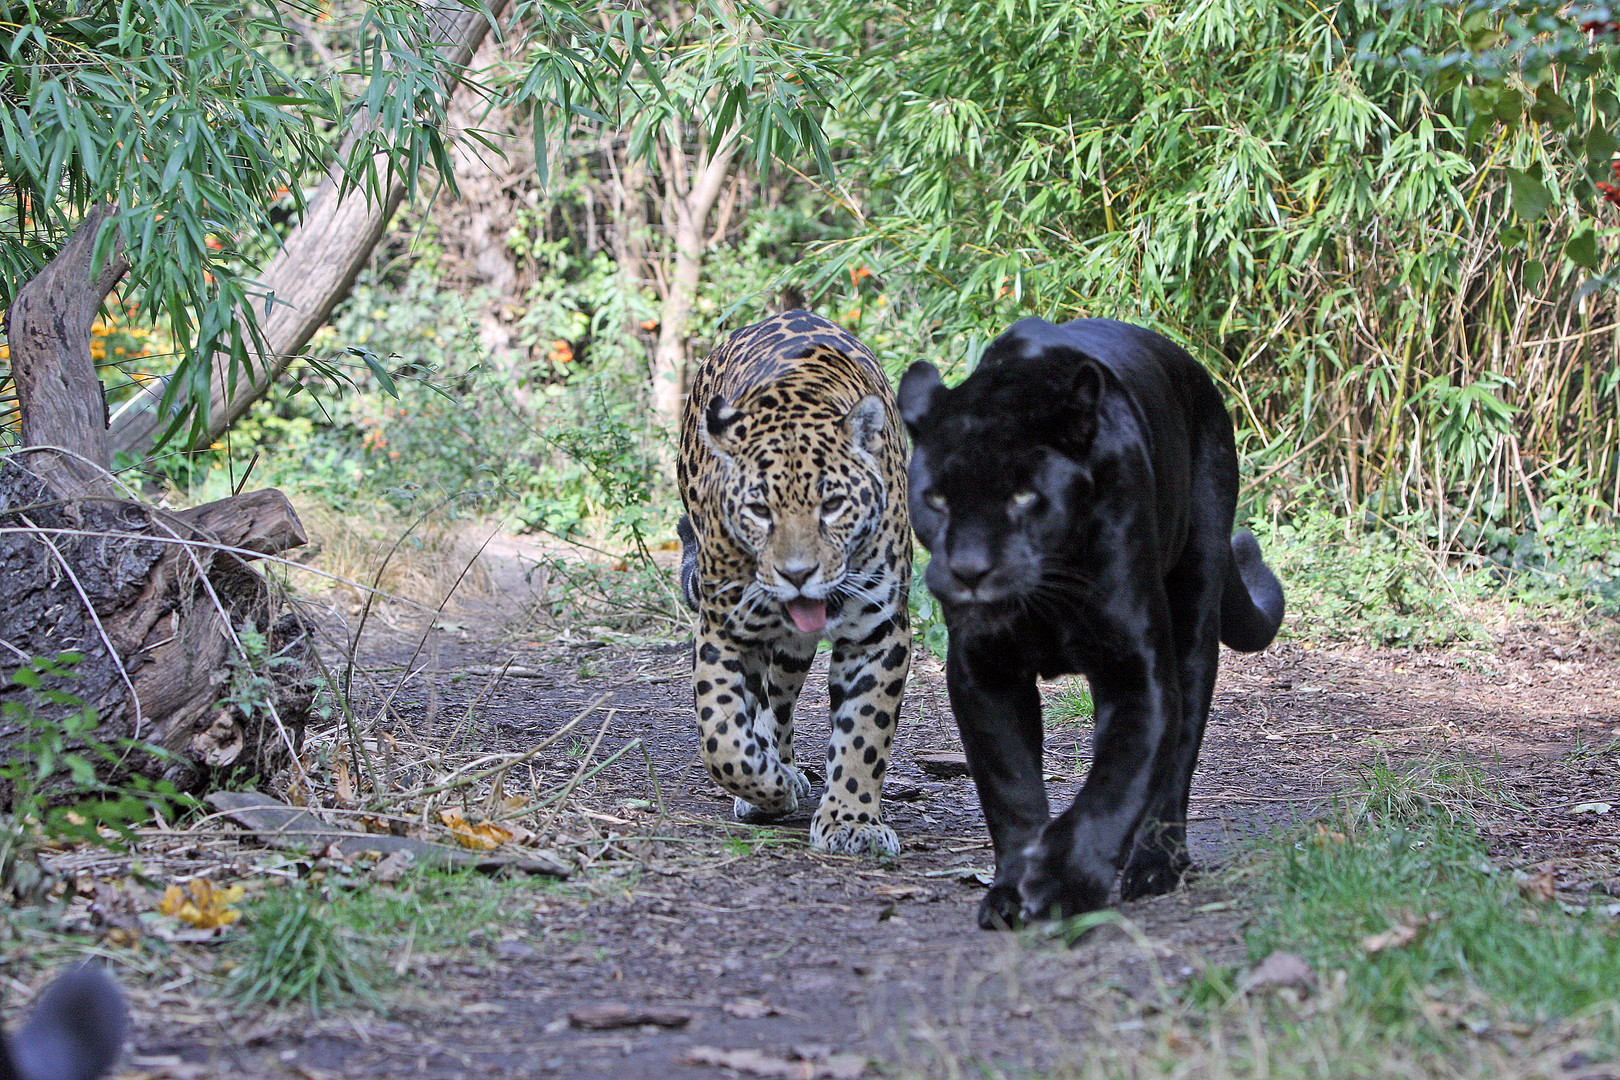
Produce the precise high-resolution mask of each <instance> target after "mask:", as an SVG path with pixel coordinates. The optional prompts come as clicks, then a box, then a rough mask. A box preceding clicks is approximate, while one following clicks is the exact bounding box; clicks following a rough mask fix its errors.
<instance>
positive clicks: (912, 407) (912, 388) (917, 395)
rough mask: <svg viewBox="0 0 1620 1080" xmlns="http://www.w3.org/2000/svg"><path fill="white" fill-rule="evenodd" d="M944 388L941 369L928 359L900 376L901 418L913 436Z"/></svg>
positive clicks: (918, 362) (898, 399)
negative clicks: (940, 373)
mask: <svg viewBox="0 0 1620 1080" xmlns="http://www.w3.org/2000/svg"><path fill="white" fill-rule="evenodd" d="M944 390H945V383H944V382H942V381H941V380H940V377H939V369H938V368H936V367H935V366H934V365H933V364H930V363H929V362H928V361H926V360H919V361H917V362H916V363H915V364H912V365H911V366H910V367H908V368H906V373H905V374H904V375H903V376H901V377H900V392H899V394H898V395H897V399H896V400H897V402H898V404H899V406H900V419H902V420H904V421H905V422H906V430H907V431H909V432H911V434H912V437H913V438H915V437H916V435H917V426H918V425H919V424H921V423H922V421H923V418H924V417H925V416H927V415H928V413H929V412H930V411H931V410H932V409H933V407H934V402H935V400H936V399H937V398H938V396H939V395H940V394H941V393H943V392H944Z"/></svg>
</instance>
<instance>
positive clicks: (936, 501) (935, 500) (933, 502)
mask: <svg viewBox="0 0 1620 1080" xmlns="http://www.w3.org/2000/svg"><path fill="white" fill-rule="evenodd" d="M923 502H925V503H927V504H928V505H929V506H931V507H933V508H934V509H935V510H944V509H945V496H943V495H941V494H940V493H939V492H937V491H930V492H928V494H926V495H924V496H923Z"/></svg>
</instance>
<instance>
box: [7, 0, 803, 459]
mask: <svg viewBox="0 0 1620 1080" xmlns="http://www.w3.org/2000/svg"><path fill="white" fill-rule="evenodd" d="M300 13H302V14H308V15H309V16H310V17H312V18H318V17H324V15H325V11H324V8H321V9H317V8H316V7H314V6H309V7H308V8H307V10H306V8H305V5H303V4H301V3H300V4H295V5H293V8H292V10H291V11H288V10H284V9H283V8H282V7H279V6H276V5H271V6H268V7H263V6H252V7H244V6H243V5H242V4H241V3H239V2H236V0H206V2H201V3H181V2H179V0H161V2H157V3H143V4H127V3H126V4H117V3H110V2H97V3H92V4H88V5H85V4H67V3H62V2H58V0H23V2H21V3H12V2H0V28H9V29H4V30H0V34H3V35H4V40H5V44H6V46H7V51H6V57H7V61H6V65H5V68H4V71H3V73H0V78H3V80H4V82H3V84H0V178H3V181H4V185H3V190H5V191H8V192H9V193H10V195H11V196H12V200H11V201H10V202H9V203H7V204H6V205H8V206H9V207H10V211H9V213H8V212H4V211H0V236H3V237H5V239H0V271H3V272H0V282H4V283H5V284H0V304H6V303H9V302H10V300H11V296H12V293H11V291H10V289H11V283H17V282H23V281H26V280H28V279H29V278H30V277H32V276H33V274H34V272H35V271H37V270H38V268H39V267H41V266H42V265H44V263H45V262H46V261H48V260H49V259H50V258H51V257H52V256H53V255H54V253H55V252H56V250H57V249H58V248H59V246H60V244H61V243H62V241H63V240H64V239H65V237H66V235H67V234H68V233H69V232H70V231H71V230H72V229H73V228H74V227H75V226H76V224H77V223H78V221H79V219H80V218H81V216H82V215H83V214H84V213H85V211H86V210H88V209H89V208H91V207H94V206H99V205H103V204H107V203H116V204H117V206H118V209H119V213H118V215H117V217H116V221H115V223H114V224H112V225H110V226H109V227H108V228H106V229H105V230H104V231H103V232H102V234H101V236H100V239H99V241H98V249H97V250H98V252H99V253H101V254H102V255H105V253H107V252H109V251H110V250H111V249H112V245H113V243H114V236H115V233H116V235H117V236H119V237H121V238H122V240H123V242H124V245H125V250H126V252H127V253H128V255H129V258H130V260H131V263H132V271H131V278H130V280H131V281H132V282H133V283H134V284H135V286H136V287H137V288H138V289H139V290H140V295H141V297H142V307H143V310H144V311H146V312H147V313H148V314H149V315H150V316H154V317H160V318H161V319H162V320H163V321H164V323H165V325H166V327H167V330H168V332H169V333H170V335H171V336H172V338H173V340H174V342H175V344H176V346H177V349H178V351H179V355H178V357H177V365H178V366H177V368H176V369H175V371H174V372H173V375H172V377H171V378H170V379H169V380H168V381H167V383H166V385H165V389H164V394H163V402H162V404H161V408H162V409H164V410H169V409H170V408H171V407H177V410H178V411H176V412H175V413H174V420H173V423H172V426H171V429H170V431H169V433H168V434H169V435H172V434H174V433H175V432H177V431H179V430H182V429H183V428H184V427H185V423H186V420H187V419H188V418H190V419H191V421H192V427H191V434H190V436H189V437H188V438H191V439H194V438H195V436H196V435H197V434H198V433H199V432H200V431H201V430H202V427H201V421H202V419H203V415H202V414H204V413H206V410H207V402H208V379H207V371H208V368H209V366H210V365H211V364H212V363H213V362H214V357H215V354H216V352H217V353H220V354H223V361H224V362H225V363H226V365H227V366H228V369H229V373H230V377H231V378H232V379H233V380H234V379H235V378H237V377H239V376H241V375H243V374H245V373H246V368H247V367H248V365H249V363H250V361H249V356H250V344H251V345H256V346H259V347H260V348H261V350H262V346H263V338H262V335H261V333H260V330H259V319H260V317H261V316H260V311H261V310H268V308H269V306H270V305H271V304H273V303H274V297H271V296H265V295H261V294H260V290H258V289H257V287H256V286H255V284H254V275H255V273H256V271H257V268H258V267H259V266H260V265H261V264H262V263H263V262H264V261H266V260H267V259H268V257H269V255H270V254H271V253H273V251H274V250H275V247H276V244H277V241H276V231H275V222H274V220H273V215H272V211H273V210H274V209H276V208H277V203H278V200H279V199H281V198H282V197H283V196H285V197H286V199H287V200H288V201H289V202H290V204H291V206H290V209H291V211H292V213H293V214H294V215H295V216H296V215H297V214H299V213H301V212H302V210H303V209H304V197H305V196H304V186H305V183H306V181H308V180H309V179H310V178H313V177H320V176H322V175H324V174H325V173H326V172H327V170H328V167H329V166H335V167H336V168H337V170H338V173H339V175H340V177H341V180H342V184H343V186H344V187H345V189H354V190H356V193H357V195H363V196H364V197H366V198H368V199H371V200H377V199H379V198H381V197H382V195H383V192H384V191H385V190H386V188H387V186H388V184H389V183H390V181H393V180H397V181H400V182H402V183H403V184H404V186H405V188H406V191H407V194H410V193H411V192H414V191H415V188H416V185H417V183H418V182H419V179H420V177H421V175H422V173H423V170H424V169H427V168H430V167H431V168H432V169H433V171H434V173H435V174H436V175H437V177H438V179H439V180H440V181H441V182H443V183H444V184H446V185H447V186H448V188H449V190H450V191H451V193H454V192H455V173H454V169H453V163H452V160H451V155H450V154H449V151H448V145H447V143H446V138H445V136H444V134H442V131H443V128H444V119H445V110H446V102H447V95H448V87H449V83H450V81H451V77H452V76H453V75H454V76H464V77H467V78H469V80H470V81H474V82H476V81H477V78H476V73H465V72H459V71H455V72H453V71H451V70H450V69H449V67H448V64H447V63H446V62H445V60H444V59H443V58H442V57H441V55H440V52H439V45H440V43H441V42H440V37H441V35H442V31H441V30H440V29H439V20H437V19H434V18H426V17H424V16H423V12H422V10H421V8H420V7H419V6H418V5H416V4H411V3H403V2H397V0H363V2H362V3H361V4H360V5H359V11H358V17H357V18H355V19H354V20H353V24H352V25H349V26H346V27H345V28H344V32H341V33H339V34H337V35H336V36H335V38H334V41H335V43H336V44H337V46H338V47H339V48H340V49H341V50H343V52H342V55H341V56H339V57H338V58H337V61H338V63H339V64H340V65H342V66H341V69H340V70H332V71H323V70H319V69H318V68H316V67H313V66H310V65H308V64H302V63H299V62H297V61H296V60H295V59H294V58H296V57H298V56H299V51H298V49H297V48H296V42H297V40H298V35H297V34H296V33H295V30H294V26H295V20H294V18H293V16H294V15H296V14H300ZM512 18H513V20H514V23H515V25H517V26H519V27H521V28H522V30H523V32H524V33H525V34H526V35H528V41H529V43H530V46H531V50H530V55H529V57H528V61H529V64H528V67H527V69H526V70H518V71H516V72H506V71H505V70H504V69H503V73H502V75H501V77H500V78H498V79H496V80H493V81H492V82H490V83H489V84H488V85H485V86H483V87H482V90H483V92H485V93H486V94H488V95H490V96H491V98H492V100H493V101H494V102H495V103H496V104H498V105H500V106H502V107H504V108H507V109H512V110H515V111H519V112H523V113H526V114H528V115H529V116H530V117H531V118H532V120H533V121H534V123H533V125H532V127H533V131H534V134H535V138H536V141H537V144H540V145H541V152H540V153H538V154H537V160H538V162H539V164H540V166H541V168H542V169H544V167H545V163H546V160H547V157H546V154H545V152H544V150H543V144H544V142H545V136H546V132H547V131H548V129H551V128H556V129H557V131H558V132H559V134H564V135H565V134H566V133H567V131H568V127H569V125H570V124H572V123H573V122H574V120H575V118H576V117H577V116H586V117H592V118H595V120H597V121H599V122H606V121H607V116H605V115H604V114H614V113H616V112H617V111H618V110H620V109H624V110H626V111H627V112H628V113H629V114H630V115H631V116H633V117H634V118H636V119H635V125H637V127H636V129H637V130H638V131H643V132H650V131H654V130H656V129H657V128H658V127H659V125H660V124H662V123H665V122H671V123H673V122H674V118H675V117H677V116H690V115H693V114H694V111H696V112H697V113H698V114H700V115H702V116H703V117H705V118H706V119H707V122H708V129H709V130H710V131H711V132H712V133H713V135H714V137H715V138H717V139H718V138H719V137H721V136H725V135H728V134H729V133H731V132H732V131H733V130H734V129H735V130H736V131H737V132H739V133H740V134H741V137H743V138H744V139H745V140H747V141H749V142H750V143H751V144H752V147H753V154H754V159H755V161H756V162H757V164H758V165H759V166H761V167H763V166H764V165H765V163H767V162H768V161H770V160H771V159H772V158H773V157H776V156H780V155H787V154H791V153H794V152H796V151H797V150H799V149H803V150H804V151H806V152H808V153H810V154H811V155H812V156H813V157H814V158H815V159H816V160H817V161H819V162H820V163H821V164H822V166H823V169H824V171H828V172H830V168H831V165H830V159H829V157H828V154H827V149H826V140H825V136H824V135H823V133H822V130H821V126H820V121H819V112H820V109H821V108H822V107H823V104H824V99H825V95H824V93H823V91H822V90H821V89H820V86H821V79H820V74H819V73H820V67H819V65H820V60H819V59H818V57H817V56H816V55H814V54H812V53H810V52H808V51H806V50H804V49H802V48H800V47H797V46H794V45H791V44H789V43H787V42H786V41H785V40H783V39H782V38H781V36H780V32H781V29H782V27H781V24H780V22H779V20H778V19H776V17H775V16H774V15H772V14H771V13H770V12H769V11H768V10H766V9H765V8H764V7H762V6H760V5H758V4H754V3H746V2H745V3H734V4H720V3H707V2H706V3H702V4H700V5H698V12H697V17H696V18H695V19H693V20H690V21H686V22H683V23H682V24H681V25H680V26H679V27H672V28H666V27H665V25H664V24H663V22H662V21H661V20H659V19H658V18H656V17H652V16H649V15H647V14H645V13H642V12H639V11H636V10H632V9H623V10H615V9H610V10H605V11H603V10H598V9H597V8H595V7H592V6H587V5H577V4H572V3H556V2H552V0H525V2H523V3H519V4H517V5H515V9H514V11H513V12H512ZM681 30H687V31H692V32H697V33H700V34H701V36H700V37H699V38H698V39H697V40H698V42H699V45H698V47H696V48H694V47H693V45H692V42H691V41H689V40H688V39H687V38H685V37H683V36H681V33H680V31H681ZM637 73H639V78H640V81H639V82H638V81H635V80H636V76H637ZM666 73H667V78H666ZM468 137H469V138H473V139H477V140H479V141H480V142H483V143H485V145H486V146H488V147H489V148H490V149H492V150H496V152H498V149H496V147H495V146H494V144H493V143H491V142H490V140H489V139H488V137H487V136H486V135H484V134H483V133H480V132H469V133H468ZM334 140H339V142H338V149H339V151H340V152H334V146H333V144H334ZM650 152H651V151H650V150H649V153H650ZM281 209H286V207H285V206H283V207H281ZM361 355H362V359H363V360H364V361H366V362H367V364H368V366H370V368H371V370H372V371H373V373H374V374H375V375H376V377H377V378H379V379H380V380H381V381H382V382H383V383H384V385H385V386H387V384H388V383H389V380H390V375H389V373H388V372H387V371H385V370H384V369H383V367H382V366H381V365H380V364H377V363H374V362H373V357H371V356H369V355H367V354H361ZM388 389H390V390H391V389H392V387H388ZM165 437H167V436H165Z"/></svg>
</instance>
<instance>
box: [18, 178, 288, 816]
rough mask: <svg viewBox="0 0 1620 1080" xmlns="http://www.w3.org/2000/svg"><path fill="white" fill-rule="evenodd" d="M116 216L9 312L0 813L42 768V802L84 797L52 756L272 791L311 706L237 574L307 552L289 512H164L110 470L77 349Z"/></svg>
mask: <svg viewBox="0 0 1620 1080" xmlns="http://www.w3.org/2000/svg"><path fill="white" fill-rule="evenodd" d="M115 213H116V208H115V207H112V206H96V207H92V208H90V209H89V210H88V211H87V212H86V213H85V215H84V219H83V221H82V222H81V223H80V226H79V228H78V230H77V231H76V232H75V233H74V235H73V237H72V238H71V239H70V240H69V241H68V243H67V244H66V245H65V246H64V247H63V248H62V250H61V252H60V253H59V254H58V255H57V257H56V258H55V259H53V260H52V261H51V262H50V263H49V264H48V265H47V266H46V267H45V269H43V270H42V271H41V272H40V273H39V274H38V275H37V276H35V277H34V278H33V279H32V280H30V281H29V282H28V284H27V285H25V286H23V288H22V289H21V290H20V291H19V292H18V293H17V296H16V299H15V301H13V303H12V305H11V308H10V310H8V311H7V312H6V329H7V333H8V342H7V343H8V345H9V346H10V360H11V375H12V382H13V385H14V386H15V388H16V393H17V403H18V406H19V410H20V413H21V423H20V425H19V428H18V434H19V440H18V441H19V446H18V447H17V448H16V449H14V450H13V451H11V452H10V453H8V454H6V455H4V456H3V457H0V807H11V806H12V805H13V803H14V802H15V792H14V791H13V788H12V782H11V780H10V779H8V778H7V777H8V774H9V773H10V772H11V771H12V770H9V769H5V768H4V766H6V765H7V764H8V763H14V762H21V763H23V764H24V765H25V766H26V767H27V770H24V771H25V772H26V774H27V775H30V776H32V775H33V774H34V773H37V772H38V771H40V770H39V766H40V765H41V763H55V766H56V768H55V771H54V772H52V773H51V775H48V776H45V777H42V778H40V779H41V781H42V782H41V784H40V786H39V788H38V791H37V792H36V793H43V794H45V795H51V794H53V793H56V792H60V791H61V790H63V789H66V788H72V787H83V786H84V779H83V777H82V776H81V777H80V778H78V779H75V778H74V777H72V776H71V774H70V772H69V770H66V769H63V768H60V765H61V763H62V760H63V755H64V754H67V755H74V756H77V757H79V758H80V759H81V760H83V761H85V762H88V763H92V764H93V765H94V766H95V768H96V773H97V778H98V779H99V780H100V781H101V782H103V783H105V784H111V785H114V786H118V785H122V784H123V783H124V782H125V781H127V780H128V779H129V778H130V777H132V776H140V777H145V778H147V779H149V780H153V781H158V780H166V781H168V782H170V783H172V784H173V785H174V786H175V787H176V788H178V789H179V790H181V791H185V792H196V791H200V790H202V789H204V788H206V787H207V786H208V782H209V780H210V778H211V777H212V776H213V775H215V774H217V773H219V772H220V771H221V770H230V771H231V772H233V773H239V774H242V775H250V776H251V775H258V776H263V777H266V778H268V777H270V776H272V775H273V774H274V773H275V772H276V771H277V770H278V769H279V768H281V767H283V766H285V765H288V764H291V762H292V759H293V757H294V756H295V755H296V753H297V751H296V747H297V746H298V742H299V739H300V736H301V733H302V728H303V723H304V718H305V716H306V715H307V713H308V711H309V706H310V702H311V700H312V698H313V696H314V685H315V671H314V669H315V652H314V646H313V644H312V641H311V633H310V628H309V627H308V626H307V625H305V623H304V622H303V621H302V620H300V618H299V617H298V616H297V615H296V614H295V613H293V612H290V611H288V610H287V605H286V604H285V602H284V600H283V598H282V597H281V596H280V594H279V593H278V591H277V590H276V589H274V588H273V586H272V584H271V583H270V582H269V581H267V580H266V579H265V578H263V577H262V576H260V575H259V574H258V573H257V572H255V571H254V569H253V568H252V567H251V566H250V565H249V562H250V561H251V560H253V559H255V558H258V557H260V556H263V555H273V554H276V553H278V552H281V551H285V550H287V549H288V548H292V547H297V546H298V545H300V544H303V543H304V542H305V536H304V530H303V526H302V525H300V524H299V522H298V515H297V514H295V513H294V512H293V508H292V505H291V504H290V503H288V502H287V499H286V497H285V496H283V495H282V494H281V493H280V492H279V491H255V492H251V493H248V494H245V495H237V496H234V497H232V498H229V499H222V500H220V501H219V502H214V503H209V504H208V505H206V506H199V507H195V508H193V509H189V510H181V511H171V510H164V509H161V508H159V507H155V506H152V505H151V504H149V503H147V502H145V501H143V500H142V499H140V498H138V497H137V496H136V495H135V494H134V493H132V492H130V491H128V490H127V489H125V488H123V487H122V485H120V483H119V482H118V480H117V479H116V478H115V477H114V476H113V474H112V473H111V472H110V471H109V469H108V466H109V465H110V463H111V461H112V453H111V450H110V449H109V447H108V442H107V409H106V405H105V402H104V400H103V391H102V386H101V381H100V379H99V377H98V376H97V374H96V370H95V365H94V363H93V362H92V359H91V355H90V333H91V327H92V324H93V323H94V320H95V318H96V313H97V311H98V310H99V309H100V307H101V304H102V302H103V301H104V300H105V298H106V297H107V295H108V293H109V292H110V291H111V289H112V288H113V286H114V285H116V284H117V282H118V280H119V279H120V278H121V277H122V276H123V275H124V273H125V272H126V271H127V269H128V263H127V262H126V261H125V260H124V258H123V253H122V248H121V246H120V244H119V243H118V242H117V240H116V238H115V239H114V242H113V243H112V244H111V245H109V251H108V252H107V254H106V255H105V257H104V258H103V259H102V261H101V262H100V263H98V262H97V261H96V259H95V257H94V256H95V247H96V241H97V238H98V236H100V235H101V233H102V230H104V229H106V228H108V227H109V222H110V221H111V220H112V218H113V216H114V214H115ZM64 654H67V655H69V656H73V657H77V659H71V660H64V659H63V657H64ZM87 716H88V717H90V718H91V719H93V720H94V721H95V723H94V726H93V728H92V729H89V730H85V727H86V725H85V718H86V717H87ZM108 751H111V752H108ZM47 771H48V770H47Z"/></svg>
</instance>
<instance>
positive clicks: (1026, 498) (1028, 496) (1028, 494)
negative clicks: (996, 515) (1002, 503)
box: [1008, 488, 1041, 510]
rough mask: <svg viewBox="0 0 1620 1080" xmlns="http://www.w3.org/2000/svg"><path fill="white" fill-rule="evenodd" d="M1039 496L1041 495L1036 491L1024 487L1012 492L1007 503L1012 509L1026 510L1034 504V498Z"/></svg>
mask: <svg viewBox="0 0 1620 1080" xmlns="http://www.w3.org/2000/svg"><path fill="white" fill-rule="evenodd" d="M1040 497H1041V496H1040V494H1039V493H1038V492H1034V491H1030V490H1028V489H1027V488H1026V489H1025V490H1023V491H1015V492H1013V496H1012V498H1011V499H1010V500H1008V505H1010V506H1011V507H1012V508H1013V509H1014V510H1028V509H1029V508H1030V507H1032V506H1034V505H1035V502H1036V500H1037V499H1039V498H1040Z"/></svg>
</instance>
